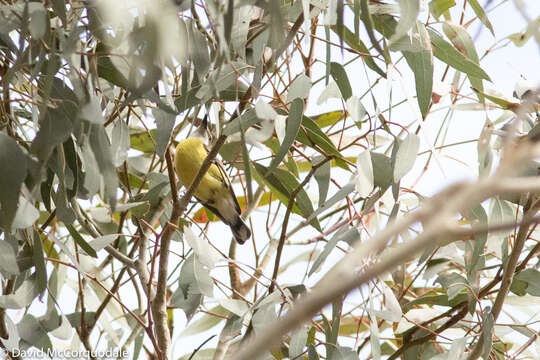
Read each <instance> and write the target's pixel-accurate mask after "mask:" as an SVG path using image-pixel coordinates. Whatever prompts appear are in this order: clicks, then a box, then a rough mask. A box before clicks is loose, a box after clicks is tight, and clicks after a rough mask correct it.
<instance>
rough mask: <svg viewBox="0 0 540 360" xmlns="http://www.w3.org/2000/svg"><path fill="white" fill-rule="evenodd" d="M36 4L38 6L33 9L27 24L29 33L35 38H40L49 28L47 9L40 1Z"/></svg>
mask: <svg viewBox="0 0 540 360" xmlns="http://www.w3.org/2000/svg"><path fill="white" fill-rule="evenodd" d="M36 5H38V6H36V7H35V8H34V9H33V11H32V13H31V16H30V24H29V25H28V27H29V29H30V34H31V35H32V37H33V38H34V39H35V40H37V39H42V38H43V37H44V36H45V34H46V33H47V30H49V21H48V20H49V19H48V14H47V11H46V10H45V8H44V7H43V5H41V4H40V3H38V4H36Z"/></svg>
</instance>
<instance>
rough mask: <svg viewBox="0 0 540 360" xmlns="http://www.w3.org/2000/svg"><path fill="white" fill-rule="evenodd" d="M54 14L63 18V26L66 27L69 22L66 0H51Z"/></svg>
mask: <svg viewBox="0 0 540 360" xmlns="http://www.w3.org/2000/svg"><path fill="white" fill-rule="evenodd" d="M51 5H52V8H53V10H54V14H55V15H56V16H58V17H59V18H60V20H62V26H63V27H64V28H65V27H66V24H67V16H66V3H65V1H64V0H52V1H51Z"/></svg>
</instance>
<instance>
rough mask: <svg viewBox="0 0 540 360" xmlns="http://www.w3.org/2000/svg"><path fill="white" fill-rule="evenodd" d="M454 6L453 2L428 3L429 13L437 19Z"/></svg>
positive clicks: (438, 1)
mask: <svg viewBox="0 0 540 360" xmlns="http://www.w3.org/2000/svg"><path fill="white" fill-rule="evenodd" d="M454 6H456V1H455V0H431V1H430V2H429V12H430V13H431V15H433V16H434V17H435V18H437V19H438V18H439V16H441V15H442V14H443V13H444V12H446V11H447V10H448V9H451V8H453V7H454Z"/></svg>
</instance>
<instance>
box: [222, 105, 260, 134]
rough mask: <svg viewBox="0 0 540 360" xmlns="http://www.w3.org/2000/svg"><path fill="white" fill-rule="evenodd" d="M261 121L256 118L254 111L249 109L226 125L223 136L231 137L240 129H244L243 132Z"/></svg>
mask: <svg viewBox="0 0 540 360" xmlns="http://www.w3.org/2000/svg"><path fill="white" fill-rule="evenodd" d="M261 121H262V119H261V118H259V117H258V116H257V111H256V110H255V109H249V110H247V111H246V112H244V113H243V114H241V115H239V116H238V117H237V118H236V119H234V120H233V121H230V122H229V123H227V125H226V126H225V128H224V129H223V134H224V135H232V134H235V133H237V132H240V129H244V131H245V130H246V129H247V128H249V127H250V126H253V125H255V124H258V123H260V122H261Z"/></svg>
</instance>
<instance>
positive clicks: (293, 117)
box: [268, 98, 304, 174]
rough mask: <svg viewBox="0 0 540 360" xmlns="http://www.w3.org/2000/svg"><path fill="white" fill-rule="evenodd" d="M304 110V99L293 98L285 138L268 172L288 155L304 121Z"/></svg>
mask: <svg viewBox="0 0 540 360" xmlns="http://www.w3.org/2000/svg"><path fill="white" fill-rule="evenodd" d="M303 111H304V101H303V100H302V99H300V98H296V99H294V100H293V103H292V104H291V109H290V111H289V116H288V117H287V120H286V121H287V123H286V131H285V138H284V139H283V142H282V143H281V145H280V147H279V151H278V152H277V154H276V155H275V156H274V158H273V159H272V162H271V163H270V166H269V167H268V174H270V173H272V171H274V169H275V168H276V167H277V166H278V165H279V164H280V163H281V160H283V158H284V157H285V155H287V152H288V151H289V148H290V147H291V145H292V144H293V143H294V140H295V139H296V136H297V134H298V130H299V129H300V124H301V123H302V112H303Z"/></svg>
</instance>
